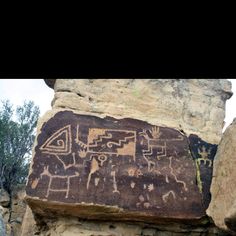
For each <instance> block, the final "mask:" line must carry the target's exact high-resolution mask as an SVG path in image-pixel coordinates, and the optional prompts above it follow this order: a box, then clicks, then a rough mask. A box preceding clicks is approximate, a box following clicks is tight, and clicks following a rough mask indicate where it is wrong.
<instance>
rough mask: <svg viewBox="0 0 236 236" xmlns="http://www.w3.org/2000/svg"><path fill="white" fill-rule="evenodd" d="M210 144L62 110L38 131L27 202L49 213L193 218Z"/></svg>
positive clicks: (207, 172) (201, 197) (206, 175)
mask: <svg viewBox="0 0 236 236" xmlns="http://www.w3.org/2000/svg"><path fill="white" fill-rule="evenodd" d="M216 148H217V145H213V144H210V143H207V142H205V141H203V140H201V139H200V138H199V137H198V136H197V135H190V136H189V137H188V136H186V135H185V134H184V133H183V132H181V131H179V130H176V129H173V128H169V127H162V126H155V125H151V124H149V123H147V122H144V121H141V120H137V119H130V118H126V119H115V118H112V117H106V118H104V119H102V118H99V117H96V116H89V115H80V114H76V113H74V112H72V111H60V112H58V113H56V114H55V115H53V116H52V117H51V118H50V119H49V120H48V121H47V122H45V123H44V124H43V126H42V128H41V130H40V133H39V134H38V137H37V145H36V147H35V150H34V156H33V160H32V166H31V170H30V174H29V177H28V183H27V187H26V201H27V203H28V204H29V206H30V207H31V209H32V211H33V212H34V213H37V214H38V215H42V216H48V217H49V216H50V215H51V216H55V215H70V216H78V217H82V218H86V219H100V220H101V219H104V220H108V219H110V218H111V217H112V218H113V219H116V220H121V221H123V220H137V221H150V222H156V221H159V222H160V221H161V220H163V221H166V220H168V219H169V220H170V219H171V220H173V221H178V220H182V221H188V220H189V221H191V220H198V219H200V218H201V217H204V216H205V209H206V208H207V207H208V204H209V201H210V194H209V187H210V183H211V174H212V163H213V158H214V155H215V152H216Z"/></svg>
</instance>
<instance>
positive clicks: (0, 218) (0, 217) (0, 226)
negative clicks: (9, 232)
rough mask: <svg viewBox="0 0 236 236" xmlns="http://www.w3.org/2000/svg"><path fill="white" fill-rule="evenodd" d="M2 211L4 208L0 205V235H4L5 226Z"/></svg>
mask: <svg viewBox="0 0 236 236" xmlns="http://www.w3.org/2000/svg"><path fill="white" fill-rule="evenodd" d="M3 212H4V209H3V207H2V206H0V235H1V236H5V235H6V227H5V223H4V220H3Z"/></svg>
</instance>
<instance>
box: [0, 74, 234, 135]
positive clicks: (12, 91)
mask: <svg viewBox="0 0 236 236" xmlns="http://www.w3.org/2000/svg"><path fill="white" fill-rule="evenodd" d="M229 80H230V81H231V83H232V92H233V93H234V94H233V96H232V97H231V98H230V99H229V100H227V102H226V116H225V122H226V123H225V126H224V129H223V131H224V130H225V129H226V127H227V126H228V125H230V123H231V122H232V121H233V119H234V118H235V117H236V79H229ZM53 97H54V91H53V89H51V88H49V87H48V86H47V85H46V84H45V82H44V80H43V79H0V101H1V100H6V99H9V100H10V102H11V103H12V104H13V105H14V106H17V105H23V102H24V101H25V100H32V101H34V103H35V104H36V105H38V106H39V108H40V115H43V114H44V113H45V112H46V111H47V110H50V109H51V101H52V99H53Z"/></svg>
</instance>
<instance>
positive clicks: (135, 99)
mask: <svg viewBox="0 0 236 236" xmlns="http://www.w3.org/2000/svg"><path fill="white" fill-rule="evenodd" d="M54 90H55V96H54V100H53V102H52V104H53V108H68V109H74V110H77V111H79V112H80V113H81V114H87V113H89V114H92V115H96V116H103V117H104V115H108V116H112V117H115V118H124V117H125V118H126V117H129V118H134V119H140V120H143V121H147V122H149V123H151V124H153V125H160V126H163V125H164V126H168V127H173V128H177V129H183V130H184V132H185V133H187V134H188V135H189V134H196V135H198V136H199V137H201V138H202V139H203V140H205V141H207V142H209V143H214V144H218V143H219V141H220V138H221V135H222V128H223V124H224V117H225V102H226V100H227V99H229V98H230V97H231V95H232V92H231V83H230V82H229V81H228V80H226V79H217V80H214V79H57V80H56V82H55V84H54Z"/></svg>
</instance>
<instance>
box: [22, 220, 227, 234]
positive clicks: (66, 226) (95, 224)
mask: <svg viewBox="0 0 236 236" xmlns="http://www.w3.org/2000/svg"><path fill="white" fill-rule="evenodd" d="M35 232H36V231H35ZM32 235H33V234H31V235H30V234H29V235H28V234H26V235H22V236H32ZM36 235H39V236H48V235H50V236H79V235H81V236H82V235H83V236H186V235H188V236H216V235H217V236H229V234H225V233H224V232H222V231H220V230H219V229H217V228H215V227H214V226H213V225H209V224H203V225H201V226H196V225H184V224H175V223H172V224H169V225H161V224H159V225H154V224H145V223H143V224H135V223H134V222H126V223H124V222H112V221H106V222H102V221H84V220H78V219H77V218H73V217H70V218H63V217H61V218H58V219H48V220H47V227H45V226H42V229H41V230H40V231H39V232H37V233H36Z"/></svg>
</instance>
